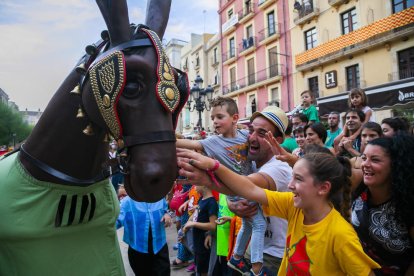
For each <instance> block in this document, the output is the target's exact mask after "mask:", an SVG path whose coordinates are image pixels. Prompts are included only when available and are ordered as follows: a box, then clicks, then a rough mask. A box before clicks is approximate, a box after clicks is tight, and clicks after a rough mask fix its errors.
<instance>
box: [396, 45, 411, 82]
mask: <svg viewBox="0 0 414 276" xmlns="http://www.w3.org/2000/svg"><path fill="white" fill-rule="evenodd" d="M398 75H399V77H400V80H401V79H406V78H412V77H414V47H412V48H408V49H405V50H403V51H400V52H398Z"/></svg>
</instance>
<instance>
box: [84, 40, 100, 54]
mask: <svg viewBox="0 0 414 276" xmlns="http://www.w3.org/2000/svg"><path fill="white" fill-rule="evenodd" d="M85 51H86V53H87V54H88V55H90V56H93V55H95V54H96V53H97V52H98V48H97V47H96V45H95V44H93V43H92V44H90V45H88V46H86V47H85Z"/></svg>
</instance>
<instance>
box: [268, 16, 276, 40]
mask: <svg viewBox="0 0 414 276" xmlns="http://www.w3.org/2000/svg"><path fill="white" fill-rule="evenodd" d="M267 26H268V36H271V35H274V34H275V33H276V23H275V12H274V11H272V12H269V13H268V14H267Z"/></svg>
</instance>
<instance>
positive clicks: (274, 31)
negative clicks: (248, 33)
mask: <svg viewBox="0 0 414 276" xmlns="http://www.w3.org/2000/svg"><path fill="white" fill-rule="evenodd" d="M279 36H280V23H275V25H274V26H273V27H271V28H265V29H263V30H261V31H259V43H260V42H262V41H263V40H266V39H268V38H271V37H275V38H276V37H279Z"/></svg>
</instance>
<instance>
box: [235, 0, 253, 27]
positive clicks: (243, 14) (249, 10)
mask: <svg viewBox="0 0 414 276" xmlns="http://www.w3.org/2000/svg"><path fill="white" fill-rule="evenodd" d="M253 15H254V9H253V3H250V4H249V5H245V6H244V7H243V9H242V10H241V11H239V23H244V22H245V21H247V20H249V18H251V17H253Z"/></svg>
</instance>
